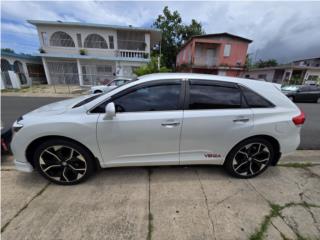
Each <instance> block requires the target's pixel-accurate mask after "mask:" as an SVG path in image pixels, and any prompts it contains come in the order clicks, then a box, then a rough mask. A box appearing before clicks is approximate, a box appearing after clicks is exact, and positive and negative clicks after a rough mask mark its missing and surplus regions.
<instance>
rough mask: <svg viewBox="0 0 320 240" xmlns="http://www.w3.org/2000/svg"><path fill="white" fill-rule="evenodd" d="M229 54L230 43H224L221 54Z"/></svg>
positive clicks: (226, 55)
mask: <svg viewBox="0 0 320 240" xmlns="http://www.w3.org/2000/svg"><path fill="white" fill-rule="evenodd" d="M230 54H231V44H225V45H224V50H223V56H224V57H229V56H230Z"/></svg>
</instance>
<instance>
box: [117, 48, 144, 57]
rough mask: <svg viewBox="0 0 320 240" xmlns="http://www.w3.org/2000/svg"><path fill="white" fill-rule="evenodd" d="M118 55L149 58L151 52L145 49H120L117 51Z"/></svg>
mask: <svg viewBox="0 0 320 240" xmlns="http://www.w3.org/2000/svg"><path fill="white" fill-rule="evenodd" d="M116 56H117V57H123V58H142V59H147V58H149V54H148V53H147V52H144V51H134V50H118V51H117V53H116Z"/></svg>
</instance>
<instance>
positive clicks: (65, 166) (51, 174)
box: [34, 139, 94, 185]
mask: <svg viewBox="0 0 320 240" xmlns="http://www.w3.org/2000/svg"><path fill="white" fill-rule="evenodd" d="M34 165H35V167H36V169H37V170H38V171H39V172H40V173H41V175H42V176H44V177H45V178H47V179H48V180H50V181H52V182H54V183H57V184H61V185H72V184H77V183H80V182H82V181H84V180H85V179H87V178H88V177H89V176H90V175H91V174H92V172H93V167H94V166H93V162H92V157H91V154H90V153H89V152H88V151H87V150H86V149H85V148H84V147H82V146H80V145H79V144H77V143H74V142H70V141H66V140H59V139H53V140H49V141H46V142H44V143H43V144H41V145H40V146H39V147H38V148H37V149H36V151H35V154H34Z"/></svg>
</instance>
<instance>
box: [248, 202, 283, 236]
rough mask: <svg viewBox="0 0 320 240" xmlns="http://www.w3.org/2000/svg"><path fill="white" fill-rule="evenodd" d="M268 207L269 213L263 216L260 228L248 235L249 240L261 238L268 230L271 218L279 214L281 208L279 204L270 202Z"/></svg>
mask: <svg viewBox="0 0 320 240" xmlns="http://www.w3.org/2000/svg"><path fill="white" fill-rule="evenodd" d="M270 207H271V211H270V213H269V215H267V216H265V217H264V219H263V221H262V223H261V225H260V228H259V229H258V230H257V231H256V232H255V233H253V234H252V235H251V236H250V238H249V239H250V240H262V239H263V235H264V233H265V232H266V231H267V230H268V227H269V225H270V222H271V219H272V218H273V217H276V216H279V215H280V211H281V210H282V207H281V206H280V205H277V204H273V203H270Z"/></svg>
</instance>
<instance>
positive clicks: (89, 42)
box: [84, 34, 108, 48]
mask: <svg viewBox="0 0 320 240" xmlns="http://www.w3.org/2000/svg"><path fill="white" fill-rule="evenodd" d="M84 47H85V48H108V44H107V42H106V40H105V39H104V38H103V37H102V36H100V35H98V34H90V35H88V36H87V37H86V39H85V41H84Z"/></svg>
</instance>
